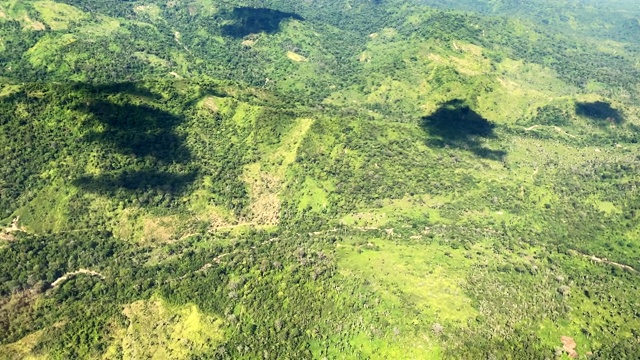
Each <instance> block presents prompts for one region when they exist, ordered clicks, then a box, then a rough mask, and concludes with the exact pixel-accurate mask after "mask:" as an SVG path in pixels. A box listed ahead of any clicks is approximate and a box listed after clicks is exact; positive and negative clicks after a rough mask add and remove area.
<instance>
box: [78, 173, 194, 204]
mask: <svg viewBox="0 0 640 360" xmlns="http://www.w3.org/2000/svg"><path fill="white" fill-rule="evenodd" d="M196 177H197V173H196V172H195V171H192V172H189V173H186V174H173V173H170V172H167V171H159V170H150V169H145V170H135V171H128V170H123V171H119V172H114V173H108V174H101V175H96V176H90V175H85V176H82V177H80V178H78V179H76V180H75V181H74V185H76V186H78V187H81V188H83V189H84V190H86V191H89V192H93V193H98V194H101V195H106V196H110V197H118V195H119V194H122V195H124V198H127V199H128V198H130V197H131V195H134V196H135V199H137V200H138V203H139V204H140V205H143V206H148V205H159V204H160V203H162V202H163V201H165V200H171V199H172V198H173V197H175V196H179V195H181V194H182V193H184V191H185V190H187V188H188V187H189V185H190V184H191V183H193V181H195V179H196Z"/></svg>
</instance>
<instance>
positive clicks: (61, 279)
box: [51, 269, 105, 289]
mask: <svg viewBox="0 0 640 360" xmlns="http://www.w3.org/2000/svg"><path fill="white" fill-rule="evenodd" d="M80 274H85V275H91V276H97V277H99V278H100V279H102V280H104V279H105V277H104V275H102V274H100V273H99V272H97V271H93V270H88V269H80V270H77V271H74V272H68V273H66V274H64V275H62V276H61V277H59V278H58V279H56V281H54V282H52V283H51V288H52V289H55V288H56V287H58V286H60V284H62V283H63V282H65V281H67V280H69V279H70V278H72V277H74V276H76V275H80Z"/></svg>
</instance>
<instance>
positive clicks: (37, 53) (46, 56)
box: [26, 34, 78, 71]
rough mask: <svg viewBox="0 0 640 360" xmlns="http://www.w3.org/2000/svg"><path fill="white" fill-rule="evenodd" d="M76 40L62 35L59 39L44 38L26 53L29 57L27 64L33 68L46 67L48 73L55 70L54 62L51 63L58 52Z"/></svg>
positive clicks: (68, 35) (73, 36)
mask: <svg viewBox="0 0 640 360" xmlns="http://www.w3.org/2000/svg"><path fill="white" fill-rule="evenodd" d="M76 41H78V38H77V37H76V36H75V35H72V34H64V35H62V36H60V37H54V36H46V37H44V38H42V39H41V40H40V41H38V42H37V43H36V44H35V45H34V46H33V47H32V48H31V49H29V50H28V51H27V53H26V55H27V56H29V62H30V63H31V65H33V66H34V67H46V68H47V70H49V71H54V70H56V62H54V61H51V60H52V59H53V57H55V56H56V55H57V54H59V53H60V52H64V48H65V47H66V46H68V45H70V44H72V43H74V42H76Z"/></svg>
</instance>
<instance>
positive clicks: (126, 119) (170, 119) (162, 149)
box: [84, 100, 190, 163]
mask: <svg viewBox="0 0 640 360" xmlns="http://www.w3.org/2000/svg"><path fill="white" fill-rule="evenodd" d="M84 110H85V111H87V112H89V113H91V114H92V115H93V116H94V119H95V120H97V121H98V122H100V125H101V127H102V128H103V130H102V131H99V132H90V133H89V134H88V135H86V136H85V139H86V140H87V141H89V142H99V143H102V144H105V145H108V146H109V147H110V148H111V149H113V150H114V151H117V152H119V153H122V154H129V155H133V156H135V157H153V158H154V159H155V160H156V161H160V162H163V163H170V162H180V163H183V162H187V161H189V159H190V153H189V150H188V149H186V148H185V147H184V145H183V142H184V139H183V138H182V137H181V136H178V135H177V134H176V133H175V127H176V126H178V125H179V124H180V123H181V122H182V119H181V118H179V117H177V116H175V115H173V114H170V113H168V112H166V111H162V110H159V109H157V108H154V107H152V106H149V105H137V104H136V105H134V104H130V103H124V104H114V103H111V102H108V101H103V100H98V101H93V102H91V103H90V104H89V105H88V106H87V107H86V108H85V109H84Z"/></svg>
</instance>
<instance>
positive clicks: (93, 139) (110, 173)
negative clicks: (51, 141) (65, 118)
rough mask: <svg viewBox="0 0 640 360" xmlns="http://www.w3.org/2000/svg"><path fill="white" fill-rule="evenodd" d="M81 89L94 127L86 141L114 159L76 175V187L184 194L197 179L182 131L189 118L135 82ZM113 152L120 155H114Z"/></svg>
mask: <svg viewBox="0 0 640 360" xmlns="http://www.w3.org/2000/svg"><path fill="white" fill-rule="evenodd" d="M80 89H81V90H82V91H83V92H84V94H83V95H84V96H86V97H87V98H86V99H85V100H83V101H82V102H81V104H80V105H78V106H77V110H79V111H81V112H83V113H86V114H87V115H89V120H88V125H87V127H88V128H89V129H90V130H89V131H88V132H87V133H86V134H85V135H84V139H83V140H84V141H85V142H86V143H87V144H94V145H98V146H100V147H102V148H103V150H106V151H105V152H104V155H102V156H105V157H106V158H107V162H108V163H107V164H105V165H104V166H103V169H102V171H103V172H102V173H101V174H98V175H93V174H87V175H84V176H81V177H79V178H78V179H76V180H75V181H74V184H75V185H76V186H78V187H80V188H83V189H85V190H87V191H90V192H95V193H101V194H106V195H114V194H117V193H121V192H122V191H124V192H126V193H135V194H136V196H138V197H139V196H140V195H141V194H142V193H147V194H155V195H160V197H164V196H166V195H167V194H170V195H177V194H179V193H182V192H183V191H184V190H186V189H187V187H188V185H189V184H191V183H192V182H193V181H194V180H195V178H196V177H197V171H196V170H195V168H194V167H193V166H191V165H190V163H191V158H192V156H191V152H190V151H189V149H188V148H187V147H186V146H185V144H184V142H185V139H184V136H183V135H181V134H179V133H178V132H177V131H176V128H177V127H178V126H179V125H180V124H181V123H183V122H184V120H185V119H184V118H183V117H182V116H179V115H176V114H173V113H170V112H168V111H166V110H163V109H162V108H161V107H160V106H159V105H158V104H157V103H156V102H155V101H156V100H158V99H159V97H158V96H156V95H155V94H153V93H152V92H150V91H148V90H146V89H145V88H142V87H138V86H136V85H134V84H129V83H122V84H112V85H106V86H100V87H86V86H84V85H81V87H80ZM110 154H120V156H119V157H118V158H117V159H118V160H114V158H113V156H111V155H110ZM123 155H124V157H123Z"/></svg>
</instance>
